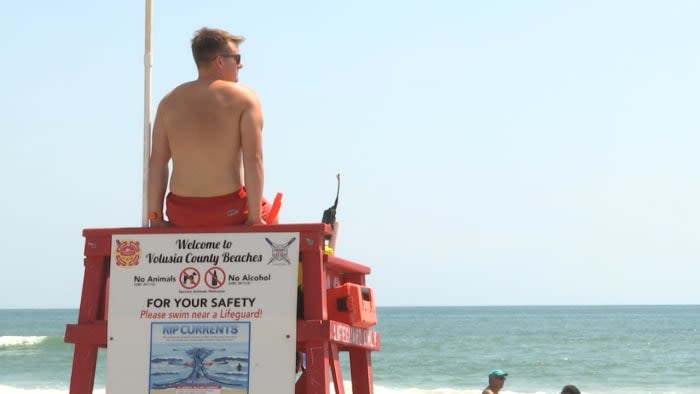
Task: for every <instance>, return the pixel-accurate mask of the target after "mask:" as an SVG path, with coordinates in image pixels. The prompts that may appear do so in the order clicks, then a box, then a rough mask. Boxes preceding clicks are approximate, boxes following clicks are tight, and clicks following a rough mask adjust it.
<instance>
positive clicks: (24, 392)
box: [0, 384, 105, 394]
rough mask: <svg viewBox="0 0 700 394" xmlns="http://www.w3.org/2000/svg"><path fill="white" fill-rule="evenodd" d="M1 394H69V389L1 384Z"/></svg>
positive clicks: (99, 393) (102, 392)
mask: <svg viewBox="0 0 700 394" xmlns="http://www.w3.org/2000/svg"><path fill="white" fill-rule="evenodd" d="M0 394H68V389H20V388H17V387H11V386H4V385H1V384H0ZM92 394H105V390H104V389H97V390H93V392H92Z"/></svg>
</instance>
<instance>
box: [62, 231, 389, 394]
mask: <svg viewBox="0 0 700 394" xmlns="http://www.w3.org/2000/svg"><path fill="white" fill-rule="evenodd" d="M331 231H332V229H331V227H330V226H329V225H327V224H323V223H306V224H277V225H268V226H252V227H251V226H232V227H217V228H196V229H191V228H174V227H168V228H140V227H139V228H103V229H85V230H83V236H84V238H85V249H84V255H85V259H84V266H85V271H84V277H83V288H82V295H81V300H80V309H79V312H78V321H77V323H76V324H67V325H66V332H65V342H67V343H71V344H74V345H75V347H74V354H73V365H72V372H71V377H70V394H91V393H92V392H93V387H94V381H95V369H96V366H97V355H98V349H99V348H106V347H107V344H108V338H107V327H108V325H109V313H108V310H107V305H108V299H107V298H108V294H109V293H108V288H109V278H110V259H111V255H112V254H111V249H112V236H114V235H120V234H195V233H227V234H229V233H275V232H284V233H288V232H296V233H299V235H300V242H299V245H300V246H299V262H300V265H301V267H302V268H303V276H302V277H303V280H302V283H301V284H300V285H301V289H303V291H301V293H300V294H302V300H301V315H300V316H298V319H297V328H296V333H297V339H296V348H297V351H298V352H299V353H300V354H303V355H304V356H305V357H304V358H305V363H306V365H305V369H304V371H303V372H302V374H301V376H300V377H299V378H298V379H297V382H296V385H295V389H294V392H295V394H330V392H331V391H330V390H331V377H332V381H333V391H334V392H335V393H336V394H344V393H345V390H344V387H343V376H342V372H341V371H342V368H341V362H340V357H339V354H340V352H348V353H349V368H350V374H351V381H352V392H353V393H354V394H372V393H373V376H372V360H371V352H372V351H378V350H379V348H380V342H379V339H380V337H379V333H378V332H377V331H375V330H373V329H372V328H371V327H372V326H373V325H374V324H375V323H376V310H375V306H374V294H373V291H372V289H370V288H368V287H366V283H365V276H366V275H368V274H369V273H370V268H369V267H368V266H365V265H362V264H359V263H356V262H352V261H350V260H346V259H343V258H340V257H338V256H335V255H333V254H331V253H328V248H327V247H326V246H327V245H326V242H327V241H326V240H327V239H328V237H329V235H330V234H331ZM290 368H291V367H290ZM107 389H108V391H109V387H108V388H107ZM251 394H267V393H251Z"/></svg>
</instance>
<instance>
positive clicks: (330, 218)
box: [321, 174, 340, 227]
mask: <svg viewBox="0 0 700 394" xmlns="http://www.w3.org/2000/svg"><path fill="white" fill-rule="evenodd" d="M335 178H336V179H337V180H338V189H337V190H336V192H335V202H334V203H333V206H331V207H330V208H328V209H326V210H325V211H323V219H321V222H322V223H325V224H330V225H331V227H333V223H335V212H336V209H337V208H338V196H340V174H336V176H335Z"/></svg>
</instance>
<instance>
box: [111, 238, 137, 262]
mask: <svg viewBox="0 0 700 394" xmlns="http://www.w3.org/2000/svg"><path fill="white" fill-rule="evenodd" d="M115 255H116V259H117V265H118V266H120V267H133V266H136V265H139V257H141V244H139V241H129V240H127V241H120V240H117V245H116V250H115Z"/></svg>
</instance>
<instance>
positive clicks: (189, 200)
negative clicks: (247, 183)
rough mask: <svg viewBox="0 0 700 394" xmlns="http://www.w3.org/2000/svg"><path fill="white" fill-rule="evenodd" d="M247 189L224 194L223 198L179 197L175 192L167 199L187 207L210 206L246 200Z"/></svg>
mask: <svg viewBox="0 0 700 394" xmlns="http://www.w3.org/2000/svg"><path fill="white" fill-rule="evenodd" d="M246 195H247V194H246V192H245V187H241V188H240V189H238V190H237V191H235V192H233V193H229V194H224V195H221V196H212V197H187V196H179V195H177V194H174V193H173V192H170V193H168V196H167V199H168V200H170V201H172V202H174V203H175V204H187V205H210V204H215V203H220V202H226V201H230V200H232V199H244V198H246Z"/></svg>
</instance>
